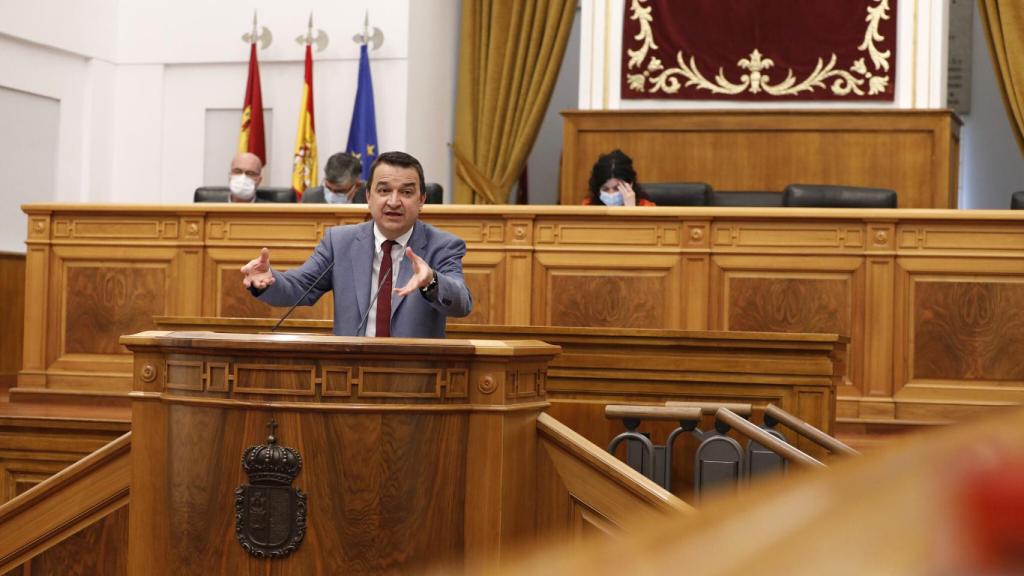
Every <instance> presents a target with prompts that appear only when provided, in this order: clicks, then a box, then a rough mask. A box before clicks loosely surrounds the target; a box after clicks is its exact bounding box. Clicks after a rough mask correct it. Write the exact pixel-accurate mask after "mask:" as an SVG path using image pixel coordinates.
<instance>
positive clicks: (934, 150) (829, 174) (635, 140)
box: [560, 110, 960, 208]
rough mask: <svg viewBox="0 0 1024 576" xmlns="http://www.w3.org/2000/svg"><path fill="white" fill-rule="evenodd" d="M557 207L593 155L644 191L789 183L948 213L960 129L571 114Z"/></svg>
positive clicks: (822, 116)
mask: <svg viewBox="0 0 1024 576" xmlns="http://www.w3.org/2000/svg"><path fill="white" fill-rule="evenodd" d="M562 116H563V117H564V119H565V122H564V131H563V132H564V136H563V143H562V149H563V161H562V166H563V167H564V168H563V170H562V180H561V192H560V202H561V204H563V205H570V206H574V205H578V204H579V203H580V202H581V201H582V200H583V198H584V197H586V195H587V179H588V178H589V176H590V171H591V168H592V166H593V164H594V162H595V161H596V160H597V158H598V156H599V155H601V154H605V153H608V152H610V151H611V150H613V149H615V148H619V149H622V150H623V151H624V152H626V154H628V155H630V156H631V157H632V158H633V161H634V165H635V167H636V170H637V173H638V180H639V181H640V182H641V183H643V182H706V183H708V184H710V185H711V186H712V187H713V188H714V189H715V190H769V191H778V192H781V191H782V189H783V188H785V186H786V185H788V184H798V183H802V184H840V185H848V186H867V187H875V188H891V189H894V190H896V191H897V193H898V194H899V203H900V206H901V207H904V208H955V207H956V190H957V166H958V165H959V148H960V146H959V142H960V120H959V119H958V118H957V117H956V115H954V114H953V113H952V112H951V111H948V110H872V111H865V110H855V111H853V110H778V111H768V110H760V111H740V110H616V111H607V110H570V111H565V112H563V113H562Z"/></svg>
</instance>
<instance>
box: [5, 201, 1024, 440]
mask: <svg viewBox="0 0 1024 576" xmlns="http://www.w3.org/2000/svg"><path fill="white" fill-rule="evenodd" d="M24 209H25V211H26V212H27V214H28V217H29V238H28V242H27V244H28V255H27V262H26V281H25V293H26V313H25V324H24V326H25V331H24V336H25V346H24V347H25V356H24V363H23V366H22V371H21V373H20V374H19V380H18V387H17V388H14V389H12V390H11V397H12V399H19V398H20V399H25V398H29V397H32V396H33V395H35V396H39V395H45V394H47V393H50V392H52V391H62V392H65V393H66V394H67V395H74V394H81V393H86V392H87V393H90V394H95V393H98V392H99V393H103V394H108V395H111V396H117V395H120V396H121V397H122V398H124V397H125V395H126V394H127V392H128V390H129V388H130V375H131V372H130V356H129V355H128V354H127V351H126V350H125V349H124V348H122V347H121V346H119V345H118V344H117V338H118V337H119V336H120V335H121V334H126V333H132V332H137V331H140V330H143V329H148V328H151V327H152V320H151V318H152V317H153V316H219V317H274V316H277V315H279V314H280V313H281V310H274V309H272V308H269V307H267V306H264V305H263V304H261V303H259V302H257V301H256V300H254V299H253V298H251V297H250V296H249V294H247V293H246V292H245V291H244V290H242V289H241V286H240V282H239V274H238V269H239V267H240V266H241V265H242V264H244V263H245V262H247V261H248V260H249V259H250V258H252V257H253V256H254V255H255V254H256V251H257V250H258V248H259V247H260V246H263V245H266V246H268V247H269V248H270V249H271V252H272V256H271V261H272V262H273V263H274V265H275V266H278V267H282V268H287V267H290V266H294V265H296V264H298V263H300V262H302V261H303V260H304V259H305V258H306V257H307V256H308V255H309V253H310V250H311V248H312V247H313V246H314V245H315V243H316V242H317V240H318V239H319V238H320V236H321V235H322V233H323V229H324V228H325V227H327V226H332V225H336V224H341V223H349V222H358V221H362V220H363V219H364V218H366V212H365V208H361V207H352V206H349V207H333V206H326V205H325V206H303V205H295V206H246V207H241V208H239V207H235V206H230V205H218V206H213V205H182V206H112V205H61V204H35V205H28V206H26V207H25V208H24ZM424 219H425V220H426V221H429V222H431V223H432V224H435V225H437V226H440V227H441V228H444V229H446V230H449V231H451V232H453V233H455V234H457V235H459V236H460V237H462V238H464V239H465V240H466V242H467V246H468V253H467V255H466V258H465V260H464V267H465V271H466V280H467V282H468V284H469V286H470V289H471V291H472V293H473V297H474V310H473V314H472V315H471V316H470V317H469V318H467V319H465V320H462V321H461V322H463V323H470V324H480V325H484V324H486V325H523V326H567V327H614V328H640V329H658V330H712V331H717V330H729V331H736V330H739V331H752V332H801V333H826V334H840V335H846V336H849V338H850V349H849V357H848V358H849V362H848V365H847V374H846V377H845V378H844V380H843V383H842V385H841V386H839V389H838V391H837V392H838V397H839V398H838V406H837V415H838V416H839V417H840V418H861V419H889V420H892V419H908V420H946V419H957V418H962V417H965V416H967V415H969V414H974V413H977V412H979V411H984V410H987V409H989V408H991V407H994V406H1003V405H1007V404H1017V403H1020V402H1021V401H1022V400H1024V365H1022V364H1021V363H1020V362H1019V361H1018V360H1017V356H1018V354H1017V352H1018V351H1019V350H1021V349H1022V348H1024V317H1022V315H1024V214H1020V213H1017V212H1014V211H1009V210H1006V211H982V210H978V211H953V210H825V209H796V208H793V209H740V208H733V209H727V208H692V209H687V208H656V209H649V208H646V209H645V208H598V207H561V206H548V207H545V206H494V207H479V206H428V207H426V208H425V210H424ZM331 306H332V303H331V301H330V299H324V300H323V301H322V302H320V303H319V304H318V305H317V306H316V307H313V308H310V309H300V310H299V314H298V317H299V318H317V319H329V318H330V317H331Z"/></svg>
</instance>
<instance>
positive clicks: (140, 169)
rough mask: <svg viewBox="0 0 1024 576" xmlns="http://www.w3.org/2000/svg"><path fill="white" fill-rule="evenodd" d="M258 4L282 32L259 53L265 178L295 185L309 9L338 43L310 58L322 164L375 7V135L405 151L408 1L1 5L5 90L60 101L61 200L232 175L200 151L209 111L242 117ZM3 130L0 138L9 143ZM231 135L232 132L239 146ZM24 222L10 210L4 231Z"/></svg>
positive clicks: (339, 133) (93, 0) (186, 192)
mask: <svg viewBox="0 0 1024 576" xmlns="http://www.w3.org/2000/svg"><path fill="white" fill-rule="evenodd" d="M438 1H439V2H440V0H438ZM254 8H255V9H257V10H258V11H259V18H260V25H261V26H266V27H267V28H269V29H270V30H271V32H272V33H273V34H274V42H273V44H272V45H271V46H270V47H269V48H268V49H267V50H265V51H261V52H260V54H259V58H260V64H261V66H260V71H261V83H262V88H263V101H264V105H265V106H267V107H268V108H272V109H273V110H274V114H273V115H271V116H270V117H268V118H267V121H268V122H272V125H270V126H268V130H267V132H268V134H270V135H272V136H273V137H274V139H273V141H268V142H267V148H268V156H269V158H268V162H269V163H271V164H272V169H271V171H270V179H269V180H268V182H267V184H268V185H274V186H287V185H289V184H290V181H291V158H292V149H293V146H294V144H295V132H296V127H297V121H298V112H299V100H300V97H301V92H302V74H303V56H304V49H303V48H302V47H301V46H299V45H298V44H297V43H296V42H295V37H296V36H299V35H300V34H304V33H305V32H306V28H307V21H308V18H309V14H310V12H312V13H313V17H314V22H313V24H314V28H316V29H321V30H324V31H325V32H326V33H327V35H328V36H329V37H330V39H331V40H330V43H329V45H328V46H327V48H326V50H324V51H323V52H314V57H313V58H314V79H313V89H314V94H313V96H314V113H315V118H316V125H317V146H318V150H319V156H320V164H321V169H322V164H323V162H325V161H326V159H327V157H328V156H330V154H331V153H333V152H336V151H340V150H342V149H343V148H344V145H345V143H346V141H347V139H348V129H349V122H350V120H351V115H352V106H353V103H354V99H355V88H356V79H357V70H358V58H359V47H358V46H357V45H356V44H355V43H354V42H353V41H352V36H353V35H354V34H356V33H358V32H361V31H362V28H363V16H364V13H365V12H366V11H367V10H368V11H369V15H370V24H371V26H376V27H378V28H380V29H381V30H382V32H383V34H384V44H383V46H382V47H381V48H380V50H378V51H373V52H371V55H370V60H371V70H372V74H373V78H374V93H375V100H376V106H377V132H378V139H379V143H380V146H381V148H382V149H385V150H387V149H404V148H405V146H406V137H407V133H406V131H407V127H406V119H407V117H408V111H407V99H408V96H409V94H408V86H409V77H408V76H409V66H408V61H407V60H408V36H409V34H408V23H409V0H377V1H374V2H370V1H369V0H363V1H359V2H333V1H331V0H305V1H295V2H289V3H287V4H285V3H281V2H276V1H273V0H258V1H255V2H238V1H237V0H229V1H225V2H207V1H206V0H178V1H176V2H165V1H163V0H132V1H131V2H116V0H90V1H89V2H79V1H77V0H52V1H51V0H47V2H37V3H24V2H17V3H16V2H14V1H12V0H0V54H2V55H3V56H2V57H0V88H8V89H13V90H17V91H20V92H26V93H30V94H36V95H39V96H43V97H47V98H51V99H53V100H55V101H57V102H59V103H60V116H59V127H58V136H57V154H56V158H55V159H54V161H53V168H52V169H53V170H54V171H55V172H56V174H55V182H56V184H55V186H56V193H55V196H54V197H53V199H54V200H57V201H61V202H75V201H86V202H142V203H147V202H190V201H191V198H192V192H193V190H194V189H195V188H196V187H197V186H200V185H203V184H218V183H224V182H207V181H205V180H206V178H205V177H204V165H205V163H206V160H207V157H208V155H209V154H215V155H217V156H218V157H223V151H222V150H217V151H208V150H205V149H204V143H205V142H206V140H207V138H206V131H207V127H206V125H205V118H206V116H207V113H206V112H207V110H210V109H214V110H231V109H234V110H237V111H238V117H239V122H240V120H241V107H242V101H243V98H244V95H245V79H246V71H247V65H248V57H249V49H248V45H247V44H246V43H244V42H242V41H241V35H242V34H244V33H245V32H248V31H249V30H250V28H251V25H252V11H253V9H254ZM450 12H451V10H449V13H450ZM449 16H450V14H449ZM449 59H450V60H451V61H452V62H453V63H454V54H452V55H451V56H450V57H449ZM452 66H453V67H454V64H453V65H452ZM452 75H454V72H452ZM451 92H452V94H454V81H452V88H451ZM453 101H454V98H453V97H452V99H451V100H449V101H448V104H447V105H448V106H449V107H453V104H452V102H453ZM3 132H4V131H0V146H11V145H14V142H13V140H12V138H13V136H12V135H8V134H4V133H3ZM233 132H234V133H233V134H232V135H229V137H228V138H227V139H226V140H224V141H227V142H231V141H236V138H237V128H236V129H235V130H233ZM449 132H450V129H449ZM226 171H227V167H226V166H225V172H226ZM438 171H439V172H443V170H442V169H441V168H439V169H438ZM225 181H226V177H225ZM22 219H23V216H22V215H20V213H19V214H17V215H9V214H5V215H3V216H0V226H4V225H6V224H8V223H18V224H20V223H21V220H22Z"/></svg>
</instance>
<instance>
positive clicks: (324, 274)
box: [270, 260, 334, 332]
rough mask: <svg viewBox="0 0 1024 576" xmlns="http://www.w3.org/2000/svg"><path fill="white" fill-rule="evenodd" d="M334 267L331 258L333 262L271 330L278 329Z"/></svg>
mask: <svg viewBox="0 0 1024 576" xmlns="http://www.w3.org/2000/svg"><path fill="white" fill-rule="evenodd" d="M333 269H334V261H333V260H331V263H330V264H329V265H328V266H327V268H324V271H323V272H321V273H320V275H319V276H317V277H316V280H313V283H312V284H310V285H309V287H308V288H306V291H305V292H303V293H302V296H299V298H298V299H297V300H295V304H292V307H291V308H289V309H288V311H287V312H285V313H284V316H281V319H280V320H278V321H277V324H274V327H273V328H271V329H270V331H271V332H274V331H276V330H277V327H278V326H280V325H281V322H284V321H285V320H286V319H287V318H288V317H289V316H291V315H292V312H293V311H294V310H295V307H296V306H298V305H299V302H302V300H303V299H304V298H305V297H306V296H307V295H308V294H309V292H310V291H311V290H312V289H313V287H314V286H316V285H317V284H319V283H320V281H321V280H323V278H324V276H326V275H327V273H328V272H330V271H331V270H333Z"/></svg>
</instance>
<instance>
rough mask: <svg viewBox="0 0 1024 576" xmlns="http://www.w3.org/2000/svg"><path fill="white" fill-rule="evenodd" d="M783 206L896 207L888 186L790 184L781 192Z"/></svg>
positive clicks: (893, 196) (894, 192) (892, 191)
mask: <svg viewBox="0 0 1024 576" xmlns="http://www.w3.org/2000/svg"><path fill="white" fill-rule="evenodd" d="M782 205H783V206H800V207H806V208H896V206H897V199H896V191H895V190H889V189H888V188H863V187H859V186H830V185H825V184H790V185H789V186H786V190H785V191H783V193H782Z"/></svg>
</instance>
